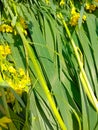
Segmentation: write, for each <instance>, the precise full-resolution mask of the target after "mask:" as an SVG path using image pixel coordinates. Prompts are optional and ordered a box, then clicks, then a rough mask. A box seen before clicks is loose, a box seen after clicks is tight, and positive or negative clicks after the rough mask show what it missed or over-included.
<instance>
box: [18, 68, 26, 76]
mask: <svg viewBox="0 0 98 130" xmlns="http://www.w3.org/2000/svg"><path fill="white" fill-rule="evenodd" d="M19 74H20V76H24V75H25V72H24V70H23V69H22V68H19Z"/></svg>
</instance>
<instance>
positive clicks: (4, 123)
mask: <svg viewBox="0 0 98 130" xmlns="http://www.w3.org/2000/svg"><path fill="white" fill-rule="evenodd" d="M10 122H12V121H11V119H9V118H8V117H6V116H4V117H2V118H0V126H1V127H3V128H5V129H8V127H7V124H8V123H10ZM1 127H0V128H1Z"/></svg>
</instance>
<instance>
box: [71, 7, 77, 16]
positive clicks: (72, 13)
mask: <svg viewBox="0 0 98 130" xmlns="http://www.w3.org/2000/svg"><path fill="white" fill-rule="evenodd" d="M75 14H76V9H75V7H73V8H72V10H71V15H75Z"/></svg>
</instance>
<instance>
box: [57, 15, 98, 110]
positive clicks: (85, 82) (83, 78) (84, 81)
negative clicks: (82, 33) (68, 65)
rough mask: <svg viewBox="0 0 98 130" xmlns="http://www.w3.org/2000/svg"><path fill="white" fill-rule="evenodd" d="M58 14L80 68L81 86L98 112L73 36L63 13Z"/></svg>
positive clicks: (97, 105)
mask: <svg viewBox="0 0 98 130" xmlns="http://www.w3.org/2000/svg"><path fill="white" fill-rule="evenodd" d="M59 16H60V19H61V21H62V23H63V25H64V28H65V29H66V32H67V34H68V37H69V39H70V41H71V45H72V48H73V50H74V53H75V57H76V59H77V62H78V65H79V68H80V73H81V74H80V79H81V82H82V85H83V88H84V90H85V92H86V94H87V96H88V98H89V100H90V102H91V103H92V105H93V106H94V108H95V109H96V111H97V112H98V101H97V99H96V97H95V95H94V93H93V91H92V89H91V86H90V83H89V81H88V78H87V76H86V73H85V70H84V68H83V62H82V61H81V58H80V55H79V52H78V49H77V46H76V45H75V42H74V40H73V38H72V36H71V33H70V31H69V28H68V26H67V24H66V22H65V20H64V18H63V15H62V14H61V13H60V14H59Z"/></svg>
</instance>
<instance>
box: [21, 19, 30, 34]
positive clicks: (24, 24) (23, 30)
mask: <svg viewBox="0 0 98 130" xmlns="http://www.w3.org/2000/svg"><path fill="white" fill-rule="evenodd" d="M19 22H20V24H21V26H22V28H21V29H22V32H23V33H24V34H25V35H27V30H26V29H27V28H28V26H27V24H26V22H25V20H24V18H23V17H20V18H19Z"/></svg>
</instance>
